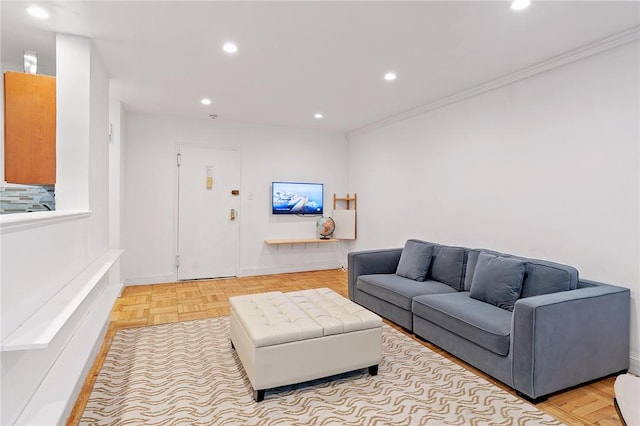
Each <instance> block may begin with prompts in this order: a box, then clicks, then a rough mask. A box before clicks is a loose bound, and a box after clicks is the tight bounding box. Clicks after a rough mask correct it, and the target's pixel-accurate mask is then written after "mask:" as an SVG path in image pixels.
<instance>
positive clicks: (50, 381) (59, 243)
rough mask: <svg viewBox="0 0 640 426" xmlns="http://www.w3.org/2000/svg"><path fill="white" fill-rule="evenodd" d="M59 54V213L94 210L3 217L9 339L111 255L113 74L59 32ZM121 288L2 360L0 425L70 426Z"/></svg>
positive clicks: (112, 282) (100, 288)
mask: <svg viewBox="0 0 640 426" xmlns="http://www.w3.org/2000/svg"><path fill="white" fill-rule="evenodd" d="M56 50H57V66H58V70H57V99H58V103H57V105H58V111H57V115H58V117H57V120H58V134H57V148H58V149H57V157H58V167H57V169H58V174H57V175H58V182H57V186H56V193H57V194H61V198H62V199H61V200H60V204H59V205H58V207H59V208H60V209H62V210H64V209H70V208H73V209H80V210H84V211H89V210H91V211H92V213H91V214H89V213H85V214H82V215H79V216H64V212H63V211H60V210H59V211H56V212H44V213H24V214H16V215H6V216H5V217H2V218H0V219H1V220H0V234H1V237H2V247H1V248H2V251H1V253H0V256H1V259H0V263H1V264H2V270H1V278H2V280H1V290H2V299H1V303H2V306H1V308H2V310H1V315H2V317H1V318H2V336H1V337H0V338H1V339H2V340H4V338H5V337H7V335H9V334H10V333H11V332H12V331H14V330H16V329H18V327H19V326H20V325H21V324H23V323H24V322H25V320H26V319H27V318H29V317H30V316H31V315H33V314H34V313H35V312H36V311H38V309H39V308H41V307H42V306H43V305H44V306H46V305H47V303H49V301H50V300H51V298H52V297H53V296H54V295H55V294H56V293H58V292H59V291H60V290H62V289H63V288H65V287H66V286H67V285H69V283H70V282H71V281H72V280H73V279H74V277H76V276H77V275H78V274H79V273H80V272H81V271H83V270H84V269H85V268H86V267H87V266H88V265H89V264H91V263H92V262H93V261H94V260H95V259H96V258H99V257H101V256H102V255H103V254H105V253H106V250H107V235H108V164H109V163H108V161H109V160H108V151H107V150H108V146H107V145H108V140H107V123H108V104H109V100H108V85H109V82H108V77H107V75H106V73H105V72H104V70H103V68H102V65H101V64H100V62H99V60H98V59H97V58H96V57H95V55H94V54H93V52H92V49H91V43H90V41H89V40H87V39H82V38H78V37H73V36H67V35H58V36H57V39H56ZM78 179H79V180H80V181H78ZM76 190H77V192H76ZM18 215H23V218H24V222H20V219H21V218H20V216H18ZM35 217H40V218H41V220H40V221H37V222H33V221H32V220H33V218H35ZM120 287H121V283H120V281H118V280H117V279H116V277H112V276H104V277H102V278H101V279H100V280H99V282H98V283H97V285H96V286H95V287H94V289H93V291H91V292H90V293H89V294H88V296H87V297H86V299H84V301H83V302H82V303H81V304H80V306H79V307H78V308H77V309H76V310H75V312H74V313H73V314H72V315H71V317H70V318H69V319H68V321H67V322H66V323H62V322H61V324H63V325H62V326H61V328H60V330H59V332H58V334H57V335H56V336H55V337H54V338H53V340H52V341H51V342H50V344H49V346H48V347H46V348H41V349H31V350H20V351H12V352H6V351H5V352H2V353H1V363H2V379H1V382H2V383H1V387H2V402H1V404H0V406H1V407H2V413H1V414H0V423H1V424H14V423H15V422H17V423H18V424H58V423H64V421H65V419H66V415H68V413H69V411H70V409H71V407H72V406H73V403H74V402H75V399H76V397H77V393H78V391H79V386H81V385H82V383H83V381H84V376H85V374H86V372H87V371H88V368H89V367H90V366H91V365H92V363H93V360H94V357H95V353H96V351H97V348H98V347H99V345H100V344H101V342H102V337H103V335H104V331H105V326H106V324H107V323H108V321H109V312H110V309H111V306H112V305H113V302H114V300H115V298H116V297H117V293H118V291H119V289H120ZM62 308H66V306H62ZM59 310H60V311H64V309H59ZM54 324H56V320H55V319H52V321H51V323H50V325H52V326H53V325H54Z"/></svg>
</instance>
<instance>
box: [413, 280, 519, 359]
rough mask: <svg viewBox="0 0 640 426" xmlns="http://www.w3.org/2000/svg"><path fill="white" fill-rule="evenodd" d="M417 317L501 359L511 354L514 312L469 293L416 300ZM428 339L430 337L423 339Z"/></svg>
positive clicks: (433, 296)
mask: <svg viewBox="0 0 640 426" xmlns="http://www.w3.org/2000/svg"><path fill="white" fill-rule="evenodd" d="M412 310H413V315H414V316H418V317H420V318H424V319H425V320H427V321H429V322H432V323H434V324H437V325H439V326H440V327H442V328H444V329H446V330H448V331H450V332H451V333H454V334H457V335H458V336H460V337H462V338H465V339H467V340H469V341H471V342H473V343H475V344H477V345H478V346H482V347H483V348H485V349H487V350H490V351H491V352H494V353H496V354H498V355H501V356H506V355H507V354H508V353H509V343H510V340H511V317H512V315H513V313H512V312H510V311H507V310H505V309H500V308H498V307H497V306H494V305H492V304H490V303H485V302H481V301H479V300H476V299H472V298H471V297H469V292H456V293H451V294H432V295H425V296H418V297H416V298H414V299H413V305H412ZM422 337H425V338H428V336H422Z"/></svg>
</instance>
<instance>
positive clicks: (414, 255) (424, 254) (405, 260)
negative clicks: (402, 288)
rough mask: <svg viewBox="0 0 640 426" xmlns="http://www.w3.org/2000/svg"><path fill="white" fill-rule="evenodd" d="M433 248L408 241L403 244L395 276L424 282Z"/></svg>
mask: <svg viewBox="0 0 640 426" xmlns="http://www.w3.org/2000/svg"><path fill="white" fill-rule="evenodd" d="M432 253H433V246H431V245H428V244H424V243H420V242H417V241H413V240H409V241H407V242H406V243H405V245H404V248H403V249H402V254H400V262H398V268H397V269H396V275H399V276H401V277H405V278H409V279H412V280H414V281H424V280H425V278H426V277H427V271H428V270H429V264H430V263H431V255H432Z"/></svg>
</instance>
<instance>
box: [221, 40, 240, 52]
mask: <svg viewBox="0 0 640 426" xmlns="http://www.w3.org/2000/svg"><path fill="white" fill-rule="evenodd" d="M222 50H224V51H225V52H227V53H236V52H237V51H238V46H236V44H235V43H231V42H228V43H225V44H224V46H222Z"/></svg>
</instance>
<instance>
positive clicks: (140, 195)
mask: <svg viewBox="0 0 640 426" xmlns="http://www.w3.org/2000/svg"><path fill="white" fill-rule="evenodd" d="M125 140H126V144H125V146H124V158H125V162H124V174H125V175H126V177H127V185H126V189H125V191H124V202H125V204H126V206H127V207H126V211H125V215H124V217H123V220H122V226H123V230H124V232H123V235H124V239H123V244H124V246H123V248H124V249H125V254H124V259H123V276H124V278H125V281H126V282H127V283H153V282H167V281H174V280H175V279H176V270H175V255H176V208H177V203H176V200H177V194H176V187H177V167H176V153H177V146H178V144H187V143H190V144H201V145H207V146H212V147H227V148H228V147H233V148H238V149H240V151H241V157H242V182H241V188H240V189H241V195H240V196H241V206H240V210H239V215H238V218H239V221H240V241H239V243H240V256H239V265H238V274H239V275H255V274H264V273H277V272H292V271H300V270H313V269H326V268H336V267H339V266H341V265H342V263H341V258H340V256H339V254H338V253H339V245H338V244H321V245H318V247H316V246H315V245H309V246H304V245H296V246H294V247H290V246H282V247H279V248H278V247H273V246H267V245H266V244H265V243H264V239H271V238H314V237H315V236H316V231H315V222H316V220H317V218H312V217H311V218H304V217H297V216H296V217H279V216H273V215H271V213H270V196H271V194H270V191H271V189H270V185H271V182H272V181H276V180H282V181H306V182H320V183H324V185H325V186H324V190H325V215H328V214H330V212H331V207H332V200H333V193H334V192H336V193H338V194H341V193H346V188H347V147H346V140H345V138H344V136H342V135H339V134H335V133H325V132H319V131H311V130H298V129H289V128H281V127H273V126H260V125H249V124H240V123H225V122H222V121H220V122H215V121H212V120H210V119H209V118H203V119H192V118H181V117H175V116H156V115H145V114H136V113H127V114H126V125H125Z"/></svg>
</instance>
